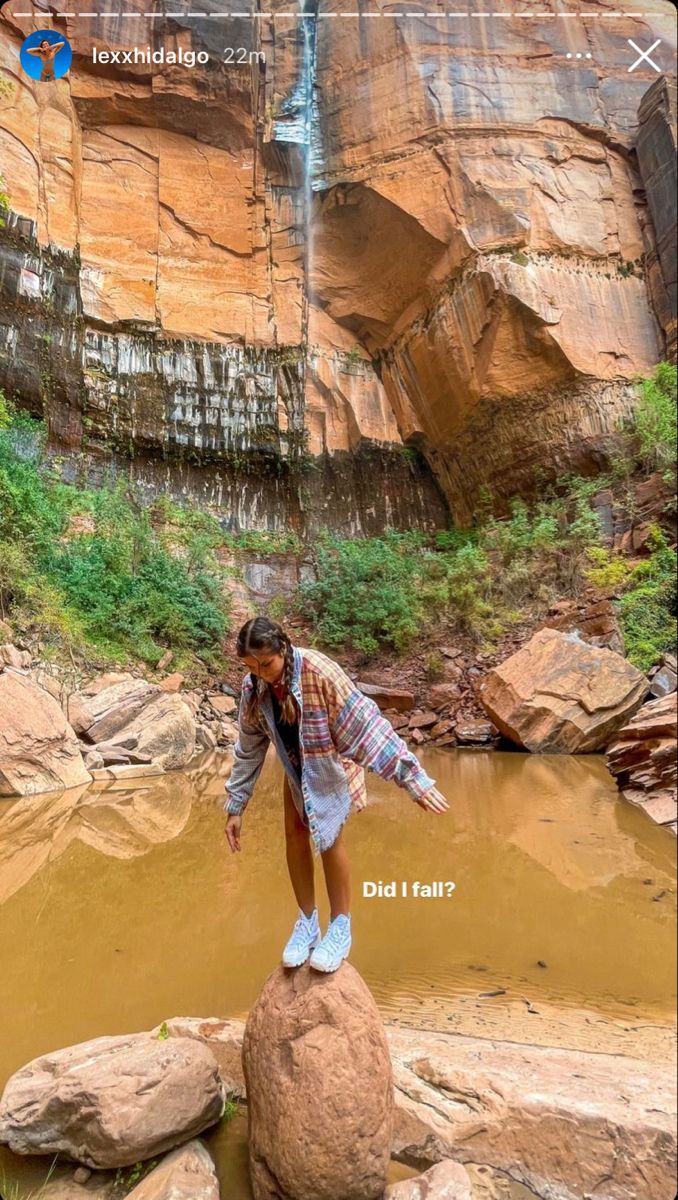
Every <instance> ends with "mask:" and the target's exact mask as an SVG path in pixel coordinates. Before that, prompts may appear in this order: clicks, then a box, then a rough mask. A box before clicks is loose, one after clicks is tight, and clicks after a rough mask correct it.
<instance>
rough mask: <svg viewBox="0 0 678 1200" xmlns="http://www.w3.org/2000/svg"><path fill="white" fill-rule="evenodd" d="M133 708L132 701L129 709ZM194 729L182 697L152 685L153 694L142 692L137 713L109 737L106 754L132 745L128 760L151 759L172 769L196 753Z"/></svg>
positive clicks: (191, 717) (190, 715)
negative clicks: (148, 694)
mask: <svg viewBox="0 0 678 1200" xmlns="http://www.w3.org/2000/svg"><path fill="white" fill-rule="evenodd" d="M134 708H135V704H134V703H133V704H132V705H131V706H130V711H133V710H134ZM118 716H119V710H118ZM116 722H117V716H116ZM92 728H94V727H92ZM195 731H196V724H195V718H194V717H193V714H192V712H191V710H190V708H189V707H188V705H186V704H184V702H183V700H182V698H181V697H180V696H174V695H167V694H166V693H164V692H160V691H158V689H157V688H154V689H153V694H152V695H150V696H146V695H144V697H143V703H142V704H141V706H140V707H139V708H138V709H137V715H136V716H134V717H133V718H132V719H131V720H130V721H129V722H126V723H125V724H124V725H122V726H119V729H118V732H117V733H112V734H111V735H110V736H109V737H108V739H107V743H106V745H107V753H108V754H109V757H110V754H111V753H115V752H116V751H117V750H123V751H126V750H127V748H128V747H129V746H134V751H133V753H132V752H131V751H130V752H129V753H128V754H127V757H128V758H129V759H130V760H132V758H134V761H136V762H153V763H155V764H156V765H157V766H160V767H163V768H164V769H165V770H167V771H171V770H175V769H178V768H180V767H185V766H186V764H187V763H188V762H190V760H191V758H192V757H193V755H194V754H195ZM90 733H91V729H90ZM98 748H99V749H101V743H99V747H98ZM104 757H106V756H104Z"/></svg>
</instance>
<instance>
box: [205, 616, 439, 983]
mask: <svg viewBox="0 0 678 1200" xmlns="http://www.w3.org/2000/svg"><path fill="white" fill-rule="evenodd" d="M237 654H238V657H239V658H240V659H242V661H243V662H244V663H245V665H246V666H247V667H248V668H249V671H250V674H249V675H247V676H245V679H244V680H243V685H242V694H241V698H240V716H239V737H238V742H237V745H236V747H235V762H234V764H233V770H232V772H231V775H230V777H229V779H228V782H227V784H226V791H227V793H228V802H227V805H226V811H227V812H228V820H227V822H226V836H227V838H228V843H229V845H230V847H231V850H232V851H234V852H235V851H237V850H240V831H241V826H242V814H243V812H244V810H245V807H246V805H247V803H248V801H249V799H250V796H251V795H252V791H253V790H254V785H255V783H256V781H257V778H258V776H259V772H260V771H261V768H262V766H263V763H264V758H265V756H266V751H267V749H268V746H269V742H273V745H274V746H275V748H276V751H277V753H278V757H279V758H280V760H281V762H282V764H283V767H284V769H285V785H284V808H285V840H286V847H287V866H288V869H289V873H290V879H291V881H292V887H293V889H294V894H295V896H296V899H297V903H298V905H299V910H300V911H299V917H298V919H297V922H296V924H295V926H294V929H293V931H292V935H291V937H290V939H289V941H288V943H287V945H286V946H285V949H284V951H283V965H284V966H286V967H299V966H301V964H302V963H304V962H306V959H307V958H308V956H309V954H310V955H311V966H312V967H314V968H315V969H316V970H317V971H336V969H337V967H338V966H339V965H340V963H341V962H342V960H343V959H344V958H346V956H347V955H348V953H349V951H350V949H351V917H350V913H349V900H350V866H349V861H348V855H347V852H346V847H345V846H344V842H343V839H342V827H343V825H344V822H345V821H346V818H347V817H348V815H349V813H350V811H351V808H352V807H355V808H356V809H361V808H364V807H365V804H366V802H367V795H366V790H365V773H364V771H363V767H369V768H371V770H373V771H376V773H377V774H378V775H381V777H382V779H388V780H393V781H394V782H395V783H397V784H398V785H399V786H400V787H402V788H405V790H406V791H407V792H409V794H410V796H411V797H412V799H413V800H414V801H415V803H417V804H419V805H420V806H421V808H424V809H426V810H427V811H429V812H435V813H442V812H445V810H446V809H447V807H448V804H447V801H446V800H445V799H444V797H443V796H441V794H440V792H439V791H438V790H437V788H436V787H435V786H434V781H433V780H432V779H430V778H429V777H428V775H427V774H426V772H425V771H424V770H423V768H422V767H421V766H420V764H419V762H418V761H417V759H416V757H415V756H414V754H412V753H411V752H410V750H408V748H407V746H406V745H405V742H404V741H403V740H402V738H400V737H398V735H397V733H396V732H395V730H394V729H393V728H392V727H391V725H390V723H389V722H388V721H387V720H386V718H385V717H382V715H381V713H380V712H379V709H378V708H377V706H376V704H375V703H374V701H373V700H369V699H368V698H367V696H363V694H362V692H361V691H359V689H358V688H357V687H356V686H355V684H354V683H352V682H351V680H350V679H349V678H348V676H347V675H346V674H345V672H344V671H342V669H341V667H340V666H339V665H338V664H337V663H335V662H333V661H332V659H330V658H327V657H326V655H324V654H321V653H320V652H319V651H317V650H302V649H300V648H299V647H298V646H293V645H292V642H291V641H290V638H289V636H288V635H287V633H286V632H285V630H284V629H282V628H281V626H280V625H278V624H277V623H276V622H275V621H270V620H269V619H268V617H255V618H254V619H253V620H251V621H247V622H246V623H245V624H244V625H243V627H242V629H241V630H240V632H239V634H238V641H237ZM311 840H312V842H313V846H314V848H315V850H316V851H317V852H318V853H319V854H320V855H321V858H322V864H323V871H324V875H325V884H326V886H327V894H328V897H329V901H330V924H329V927H328V929H327V932H326V934H325V936H324V937H323V938H322V939H321V937H320V926H319V923H318V910H317V908H316V906H315V886H314V871H313V854H312V852H311Z"/></svg>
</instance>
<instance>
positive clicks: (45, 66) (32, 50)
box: [26, 38, 66, 83]
mask: <svg viewBox="0 0 678 1200" xmlns="http://www.w3.org/2000/svg"><path fill="white" fill-rule="evenodd" d="M65 45H66V43H65V42H50V41H48V39H47V38H43V39H42V41H41V42H40V45H39V46H29V47H28V48H27V50H26V53H27V54H35V55H36V57H37V58H41V59H42V69H41V71H40V82H41V83H49V82H51V80H53V79H54V59H55V58H56V56H57V54H58V53H59V51H60V50H63V48H64V46H65Z"/></svg>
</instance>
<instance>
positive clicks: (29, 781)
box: [0, 670, 90, 796]
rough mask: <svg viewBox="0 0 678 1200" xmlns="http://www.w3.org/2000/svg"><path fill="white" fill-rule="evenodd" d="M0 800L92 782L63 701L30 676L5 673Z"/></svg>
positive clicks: (0, 679)
mask: <svg viewBox="0 0 678 1200" xmlns="http://www.w3.org/2000/svg"><path fill="white" fill-rule="evenodd" d="M0 712H1V713H2V721H0V796H35V795H38V794H39V793H41V792H54V791H57V790H59V789H61V788H73V787H80V786H81V785H82V784H84V783H89V782H90V774H89V771H88V770H87V768H86V767H85V764H84V762H83V758H82V754H81V752H80V747H79V745H78V741H77V738H76V736H75V733H74V732H73V730H72V728H71V726H70V725H69V724H68V721H67V720H66V718H65V716H64V714H63V711H62V709H61V706H60V705H59V703H58V701H56V700H55V699H54V697H53V696H50V695H49V693H48V692H46V691H45V690H44V689H43V688H41V687H38V685H37V684H35V683H34V682H33V681H32V680H30V679H28V678H27V677H26V676H25V675H19V674H17V673H16V672H14V671H8V670H6V671H1V672H0Z"/></svg>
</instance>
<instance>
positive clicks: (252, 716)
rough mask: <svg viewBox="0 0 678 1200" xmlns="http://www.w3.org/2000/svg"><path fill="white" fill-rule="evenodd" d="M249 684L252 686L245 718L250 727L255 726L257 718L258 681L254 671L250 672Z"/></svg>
mask: <svg viewBox="0 0 678 1200" xmlns="http://www.w3.org/2000/svg"><path fill="white" fill-rule="evenodd" d="M250 683H251V684H252V695H251V696H250V698H249V702H248V704H247V709H246V711H245V716H246V718H247V720H248V721H249V723H250V725H256V724H257V720H258V717H259V680H258V678H257V676H256V675H255V674H254V671H250Z"/></svg>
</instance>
